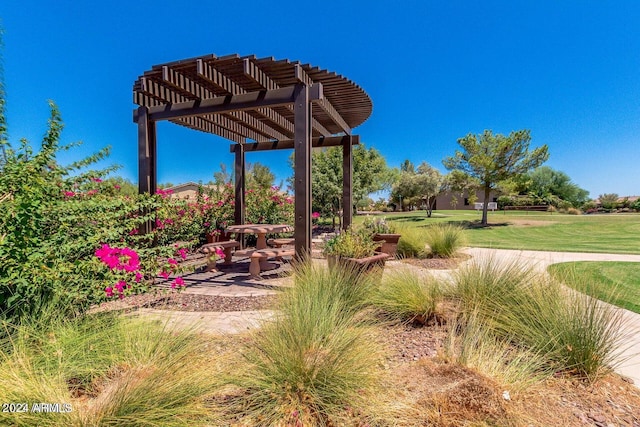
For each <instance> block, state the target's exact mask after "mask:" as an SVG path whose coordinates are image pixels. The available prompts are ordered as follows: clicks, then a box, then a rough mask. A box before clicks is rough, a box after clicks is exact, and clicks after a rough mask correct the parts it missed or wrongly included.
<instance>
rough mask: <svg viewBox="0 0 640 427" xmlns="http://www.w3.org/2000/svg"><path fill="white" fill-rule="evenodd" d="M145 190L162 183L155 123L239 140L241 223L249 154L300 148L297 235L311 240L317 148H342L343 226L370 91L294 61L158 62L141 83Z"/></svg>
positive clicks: (299, 244)
mask: <svg viewBox="0 0 640 427" xmlns="http://www.w3.org/2000/svg"><path fill="white" fill-rule="evenodd" d="M133 90H134V97H133V99H134V102H135V103H136V104H138V105H139V107H138V109H137V110H135V111H134V121H135V122H136V123H137V125H138V158H139V191H140V192H146V191H148V192H155V190H156V185H157V182H156V175H157V173H156V169H157V168H156V161H157V160H156V159H157V156H156V152H157V147H156V125H155V124H156V122H157V121H161V120H169V121H171V122H173V123H176V124H179V125H182V126H186V127H188V128H191V129H195V130H199V131H202V132H207V133H212V134H216V135H219V136H221V137H223V138H226V139H228V140H230V141H233V142H234V143H235V144H232V146H231V152H233V153H235V158H236V161H235V172H236V174H235V176H236V190H235V194H236V204H235V209H236V215H235V220H236V223H243V222H244V173H245V154H246V153H247V152H252V151H264V150H276V149H294V163H295V164H294V169H295V170H294V173H295V176H294V182H295V184H294V192H295V239H296V251H297V253H298V254H299V255H301V254H303V253H305V252H308V251H309V250H310V247H311V150H312V148H314V147H330V146H342V147H343V159H344V160H343V168H344V174H343V205H344V207H345V209H343V211H344V212H343V215H344V220H343V225H344V226H345V227H346V226H348V225H349V224H350V223H351V209H350V208H349V207H350V206H351V167H352V146H353V145H354V144H358V143H359V138H358V136H357V135H352V129H353V128H354V127H356V126H358V125H359V124H361V123H362V122H364V121H365V120H366V119H367V118H368V117H369V115H370V114H371V109H372V103H371V100H370V99H369V97H368V96H367V94H366V93H365V92H364V91H363V90H362V89H361V88H360V87H358V86H357V85H355V84H354V83H353V82H351V81H349V80H348V79H346V78H344V77H343V76H341V75H338V74H336V73H332V72H329V71H326V70H322V69H320V68H318V67H313V66H311V65H309V64H304V65H303V64H300V63H299V62H291V61H289V60H274V59H273V58H261V59H258V58H256V57H255V56H245V57H240V56H238V55H227V56H223V57H216V56H215V55H207V56H202V57H199V58H192V59H186V60H181V61H174V62H170V63H166V64H160V65H156V66H154V67H152V68H151V70H149V71H147V72H145V73H144V74H143V75H142V76H140V78H138V80H137V81H136V82H135V83H134V87H133Z"/></svg>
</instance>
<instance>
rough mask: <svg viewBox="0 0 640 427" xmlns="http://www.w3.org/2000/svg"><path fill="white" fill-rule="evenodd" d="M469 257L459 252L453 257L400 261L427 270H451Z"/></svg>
mask: <svg viewBox="0 0 640 427" xmlns="http://www.w3.org/2000/svg"><path fill="white" fill-rule="evenodd" d="M469 258H471V257H470V256H469V255H465V254H460V255H458V256H457V257H455V258H406V259H402V260H400V261H402V262H404V263H407V264H410V265H413V266H416V267H420V268H424V269H427V270H452V269H454V268H456V267H457V266H458V264H460V263H461V262H464V261H466V260H468V259H469Z"/></svg>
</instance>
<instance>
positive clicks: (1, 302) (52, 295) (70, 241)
mask: <svg viewBox="0 0 640 427" xmlns="http://www.w3.org/2000/svg"><path fill="white" fill-rule="evenodd" d="M61 130H62V123H61V120H60V115H59V113H58V110H57V108H56V107H55V105H53V104H51V119H50V121H49V129H48V131H47V133H46V135H45V137H44V139H43V141H42V144H41V146H40V150H39V151H38V152H34V150H33V149H32V148H31V146H30V145H29V144H28V142H26V141H22V142H21V143H20V145H19V146H18V147H17V148H14V147H12V146H11V145H10V144H8V142H6V141H0V144H2V145H3V146H4V148H5V156H3V157H4V158H3V162H2V163H1V164H0V259H1V260H2V262H0V316H2V317H3V318H5V319H8V320H10V321H18V320H19V318H20V317H22V316H30V315H38V313H40V312H41V310H42V309H43V308H44V307H46V306H48V305H51V304H55V307H54V308H55V309H56V311H57V312H59V313H64V312H67V313H72V314H73V313H76V312H82V311H84V310H85V309H87V308H88V307H89V306H90V305H91V304H95V303H98V302H101V301H104V300H106V299H109V298H110V297H109V295H111V297H119V296H120V295H122V294H124V295H127V294H130V293H134V292H142V291H144V290H145V287H146V286H147V285H148V279H150V278H151V277H154V276H155V275H156V274H157V273H158V272H159V271H161V265H160V261H159V260H161V259H167V258H169V257H171V256H177V255H176V251H177V250H178V248H176V247H175V246H173V245H172V244H166V245H159V244H158V242H159V241H164V242H166V241H168V240H169V239H168V238H165V237H163V234H162V233H165V232H166V231H165V230H156V231H154V232H153V233H150V234H146V235H143V234H141V233H140V232H139V230H142V228H143V226H144V224H147V223H151V222H152V221H155V220H156V219H157V217H156V214H155V213H154V212H155V211H161V212H162V210H163V208H164V207H166V206H167V205H168V204H170V203H172V202H171V201H170V200H169V199H164V198H162V195H149V194H146V195H141V196H137V195H136V196H127V195H124V194H121V193H120V189H119V188H116V186H115V184H113V182H107V181H108V180H104V181H103V180H102V178H101V177H103V176H104V175H106V174H107V173H109V172H110V171H112V170H114V168H110V169H106V170H102V171H87V172H82V170H84V169H85V168H86V167H87V166H89V165H90V164H92V163H93V162H96V161H98V160H102V159H103V158H105V157H106V156H107V155H108V149H105V150H102V151H101V152H99V153H97V154H95V155H93V156H90V157H88V158H86V159H83V160H81V161H79V162H76V163H74V164H73V165H71V166H68V167H64V166H60V165H59V164H58V163H57V162H56V154H57V153H58V152H59V151H60V150H65V149H68V148H69V147H70V146H67V147H65V146H61V145H60V144H59V137H60V132H61ZM104 245H107V246H104ZM185 250H186V249H185ZM134 254H135V255H134ZM185 256H186V254H185ZM176 281H177V282H176V286H179V284H180V281H178V280H177V279H176ZM134 285H135V286H134ZM108 288H110V289H108Z"/></svg>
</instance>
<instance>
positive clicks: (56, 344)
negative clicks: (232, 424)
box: [0, 314, 221, 427]
mask: <svg viewBox="0 0 640 427" xmlns="http://www.w3.org/2000/svg"><path fill="white" fill-rule="evenodd" d="M8 335H9V336H10V337H11V338H10V339H7V340H5V341H4V342H3V343H2V348H1V350H0V401H2V402H29V403H30V405H32V404H33V403H34V402H50V403H53V404H56V403H57V404H59V406H58V407H57V409H56V410H57V411H59V412H52V413H43V412H35V411H32V410H31V409H32V406H30V407H29V409H30V410H29V411H28V412H26V413H20V414H16V413H4V412H0V425H13V426H35V425H37V426H61V425H64V426H68V427H73V426H78V427H80V426H88V425H92V426H94V425H96V426H97V425H113V426H159V425H162V426H199V425H201V426H205V425H220V424H219V423H218V422H217V420H216V419H214V418H213V417H212V415H211V411H210V410H209V409H208V408H207V407H206V406H205V402H206V398H207V397H208V396H209V395H210V394H211V393H212V392H213V390H214V388H215V387H216V377H217V373H218V371H220V370H221V368H220V367H217V366H216V363H217V362H216V360H215V358H214V357H213V356H212V354H211V353H210V351H209V350H208V349H207V344H206V342H205V341H203V340H202V338H201V337H200V338H198V337H196V335H195V334H192V333H190V332H174V331H168V330H165V329H164V328H163V326H162V325H160V324H158V323H152V322H148V321H142V320H140V319H135V318H132V317H123V316H116V315H109V314H107V315H104V314H102V315H88V316H85V317H83V318H78V319H71V320H65V319H59V318H58V319H55V318H54V317H52V316H50V317H49V318H48V324H44V323H43V322H40V321H36V320H31V321H24V322H23V323H22V324H21V325H19V326H17V327H16V328H15V329H13V330H12V331H11V333H10V334H8Z"/></svg>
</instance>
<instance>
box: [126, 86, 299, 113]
mask: <svg viewBox="0 0 640 427" xmlns="http://www.w3.org/2000/svg"><path fill="white" fill-rule="evenodd" d="M294 91H295V87H285V88H281V89H276V90H267V91H265V90H261V91H256V92H249V93H246V94H243V95H228V96H217V97H215V98H210V99H203V100H195V101H185V102H179V103H176V104H166V105H157V106H155V107H151V108H149V117H150V119H151V120H153V121H159V120H172V119H179V118H181V117H192V116H202V115H206V114H222V113H229V112H231V111H246V110H255V109H256V108H263V107H268V108H270V107H278V106H284V105H289V104H291V103H293V101H294V98H293V96H294ZM134 114H135V113H134ZM134 117H135V115H134Z"/></svg>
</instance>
